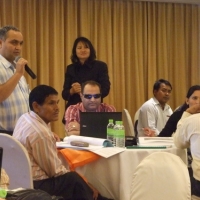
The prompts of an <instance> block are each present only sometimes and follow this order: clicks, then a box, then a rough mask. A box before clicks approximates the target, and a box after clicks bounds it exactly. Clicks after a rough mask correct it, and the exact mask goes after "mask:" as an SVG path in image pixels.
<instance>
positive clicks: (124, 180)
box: [76, 147, 187, 200]
mask: <svg viewBox="0 0 200 200" xmlns="http://www.w3.org/2000/svg"><path fill="white" fill-rule="evenodd" d="M158 151H163V152H170V153H173V154H175V155H177V156H179V157H180V158H181V159H182V160H183V162H184V163H185V164H187V152H186V150H183V149H177V148H176V147H171V148H166V149H126V150H125V151H123V152H121V153H119V154H116V155H114V156H111V157H109V158H103V157H101V158H99V159H98V160H97V161H94V162H91V163H89V164H86V165H84V166H82V167H78V168H76V171H77V172H78V173H80V174H82V175H84V176H85V177H86V178H87V179H88V181H89V182H90V183H92V184H93V185H94V186H95V187H96V188H97V189H98V190H99V191H100V193H101V194H102V195H103V196H105V197H108V198H113V199H115V200H129V199H130V194H131V182H132V177H133V174H134V171H135V169H136V167H137V166H138V165H139V163H140V162H141V161H142V160H143V159H144V158H145V157H147V156H148V155H150V154H152V153H153V152H158Z"/></svg>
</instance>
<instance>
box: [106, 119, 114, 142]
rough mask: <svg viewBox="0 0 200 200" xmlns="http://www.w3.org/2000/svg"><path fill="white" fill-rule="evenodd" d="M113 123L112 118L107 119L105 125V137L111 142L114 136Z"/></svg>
mask: <svg viewBox="0 0 200 200" xmlns="http://www.w3.org/2000/svg"><path fill="white" fill-rule="evenodd" d="M113 128H114V123H113V119H109V123H108V125H107V139H108V140H110V141H111V142H112V144H113V138H114V130H113Z"/></svg>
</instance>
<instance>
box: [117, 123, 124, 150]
mask: <svg viewBox="0 0 200 200" xmlns="http://www.w3.org/2000/svg"><path fill="white" fill-rule="evenodd" d="M118 124H119V125H118V127H117V129H116V147H122V148H124V147H125V130H124V126H123V123H122V121H118Z"/></svg>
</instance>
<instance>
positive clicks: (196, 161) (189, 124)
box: [173, 98, 200, 197]
mask: <svg viewBox="0 0 200 200" xmlns="http://www.w3.org/2000/svg"><path fill="white" fill-rule="evenodd" d="M173 137H174V143H175V145H176V146H177V147H178V148H181V149H184V148H188V147H190V150H191V154H192V157H193V161H192V170H193V178H192V179H191V192H192V194H194V195H196V196H198V197H200V98H199V103H198V104H195V105H193V106H191V107H189V108H188V109H187V110H186V111H185V112H184V113H183V115H182V117H181V119H180V120H179V122H178V125H177V129H176V132H175V134H174V135H173Z"/></svg>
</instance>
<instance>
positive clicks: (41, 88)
mask: <svg viewBox="0 0 200 200" xmlns="http://www.w3.org/2000/svg"><path fill="white" fill-rule="evenodd" d="M49 95H58V92H57V91H56V90H55V89H54V88H53V87H51V86H48V85H38V86H36V87H35V88H34V89H33V90H32V91H31V92H30V95H29V106H30V109H31V110H32V111H33V105H32V104H33V102H34V101H35V102H37V103H38V104H39V105H42V104H43V103H44V101H45V99H46V97H48V96H49Z"/></svg>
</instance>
